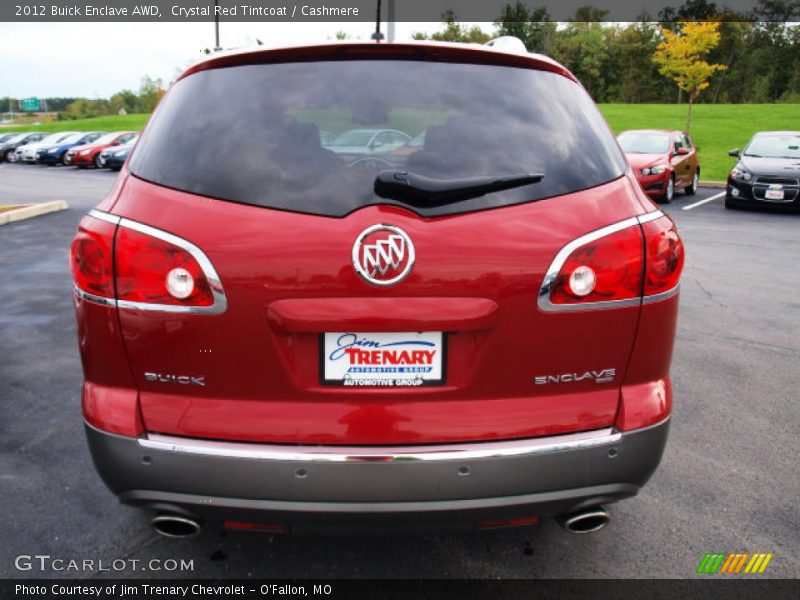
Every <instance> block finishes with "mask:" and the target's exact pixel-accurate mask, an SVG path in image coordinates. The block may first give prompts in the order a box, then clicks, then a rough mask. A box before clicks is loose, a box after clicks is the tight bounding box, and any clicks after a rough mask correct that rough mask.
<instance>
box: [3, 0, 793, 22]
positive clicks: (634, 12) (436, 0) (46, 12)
mask: <svg viewBox="0 0 800 600" xmlns="http://www.w3.org/2000/svg"><path fill="white" fill-rule="evenodd" d="M516 4H517V0H297V1H294V0H217V1H216V2H215V1H214V0H31V1H26V0H3V1H2V2H0V21H7V22H93V21H94V22H103V21H106V22H159V21H164V22H181V21H186V22H198V21H213V20H215V19H216V18H219V19H220V20H225V21H241V22H247V21H266V22H271V21H274V22H299V23H303V22H309V23H310V22H317V21H319V22H355V21H373V22H374V21H375V20H376V18H377V17H378V15H380V20H381V21H387V20H389V21H397V22H435V21H440V20H442V16H443V14H444V13H445V12H446V11H453V13H454V14H455V17H456V19H457V20H458V21H461V22H493V21H495V20H496V19H498V18H499V17H500V15H501V14H502V12H503V10H504V8H506V7H507V6H509V5H510V6H514V5H516ZM519 4H520V5H521V6H522V7H524V8H525V9H527V10H526V11H524V12H518V13H515V14H527V15H529V18H530V15H533V16H534V17H535V19H536V20H542V21H545V20H549V21H562V22H563V21H570V20H572V21H640V20H677V19H682V18H685V19H693V20H704V21H718V20H726V21H737V20H739V21H744V20H753V21H776V22H785V21H797V20H800V2H797V1H796V0H720V1H718V2H717V1H713V0H520V2H519Z"/></svg>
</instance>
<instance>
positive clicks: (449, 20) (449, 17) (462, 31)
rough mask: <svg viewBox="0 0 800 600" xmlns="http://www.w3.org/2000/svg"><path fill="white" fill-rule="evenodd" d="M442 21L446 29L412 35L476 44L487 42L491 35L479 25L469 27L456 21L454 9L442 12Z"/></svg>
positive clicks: (442, 40) (413, 35) (424, 38)
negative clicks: (427, 33)
mask: <svg viewBox="0 0 800 600" xmlns="http://www.w3.org/2000/svg"><path fill="white" fill-rule="evenodd" d="M442 22H443V23H444V26H445V27H444V31H437V32H435V33H433V34H431V35H430V36H427V35H426V34H424V33H421V32H415V33H413V34H412V37H413V38H414V39H415V40H427V39H430V40H434V41H437V42H465V43H475V44H485V43H486V42H488V41H489V40H490V39H492V38H491V36H490V35H489V34H488V33H486V32H485V31H483V30H482V29H481V28H480V27H478V26H473V27H470V28H467V27H466V26H465V25H462V24H461V23H459V22H458V21H456V14H455V12H453V11H452V10H446V11H445V12H444V13H442Z"/></svg>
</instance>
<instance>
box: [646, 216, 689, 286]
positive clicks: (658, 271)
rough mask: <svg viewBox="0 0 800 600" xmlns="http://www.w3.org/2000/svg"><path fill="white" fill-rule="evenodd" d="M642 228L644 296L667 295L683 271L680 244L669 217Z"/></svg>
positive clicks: (681, 243)
mask: <svg viewBox="0 0 800 600" xmlns="http://www.w3.org/2000/svg"><path fill="white" fill-rule="evenodd" d="M642 229H644V239H645V253H646V261H647V269H646V272H645V280H644V294H645V296H652V295H654V294H660V293H662V292H668V291H669V290H672V289H674V288H675V286H677V285H678V280H679V279H680V276H681V271H682V270H683V260H684V256H683V255H684V253H683V242H681V238H680V237H679V236H678V232H677V230H676V229H675V224H674V223H673V222H672V220H670V219H669V217H662V218H660V219H656V220H655V221H649V222H648V223H645V224H643V225H642Z"/></svg>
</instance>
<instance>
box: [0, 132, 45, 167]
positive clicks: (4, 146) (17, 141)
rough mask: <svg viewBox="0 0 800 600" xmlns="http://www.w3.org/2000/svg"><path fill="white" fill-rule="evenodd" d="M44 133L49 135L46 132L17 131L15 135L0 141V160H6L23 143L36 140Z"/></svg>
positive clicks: (43, 135)
mask: <svg viewBox="0 0 800 600" xmlns="http://www.w3.org/2000/svg"><path fill="white" fill-rule="evenodd" d="M46 135H50V134H48V133H19V134H17V135H15V136H12V137H10V138H9V139H7V140H5V141H4V142H1V143H0V162H3V161H4V160H5V161H8V160H9V159H11V157H12V156H14V152H15V151H16V150H17V148H19V147H20V146H22V145H23V144H32V143H33V142H38V141H40V140H42V139H44V137H45V136H46Z"/></svg>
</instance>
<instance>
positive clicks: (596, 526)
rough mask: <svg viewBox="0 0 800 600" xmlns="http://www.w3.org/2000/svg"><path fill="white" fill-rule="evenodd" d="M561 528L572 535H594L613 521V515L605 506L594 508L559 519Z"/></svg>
mask: <svg viewBox="0 0 800 600" xmlns="http://www.w3.org/2000/svg"><path fill="white" fill-rule="evenodd" d="M559 521H560V522H561V526H562V527H563V528H564V529H566V530H567V531H569V532H570V533H594V532H595V531H600V530H601V529H602V528H603V527H605V526H606V525H608V522H609V521H611V514H610V513H609V512H608V511H607V510H606V508H605V507H604V506H594V507H592V508H587V509H584V510H579V511H578V512H574V513H570V514H568V515H562V516H561V517H559Z"/></svg>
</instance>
